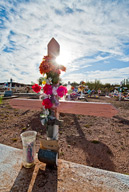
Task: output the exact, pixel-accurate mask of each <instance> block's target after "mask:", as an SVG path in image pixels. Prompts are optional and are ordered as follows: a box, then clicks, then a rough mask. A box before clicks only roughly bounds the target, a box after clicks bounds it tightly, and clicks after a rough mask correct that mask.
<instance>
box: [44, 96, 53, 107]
mask: <svg viewBox="0 0 129 192" xmlns="http://www.w3.org/2000/svg"><path fill="white" fill-rule="evenodd" d="M42 105H44V106H45V109H50V108H51V107H52V106H53V104H52V102H51V100H50V99H48V98H47V99H44V100H43V102H42Z"/></svg>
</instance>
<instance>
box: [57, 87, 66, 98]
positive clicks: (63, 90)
mask: <svg viewBox="0 0 129 192" xmlns="http://www.w3.org/2000/svg"><path fill="white" fill-rule="evenodd" d="M67 92H68V91H67V88H66V87H64V86H62V85H61V86H60V87H58V89H57V94H58V96H59V97H63V96H64V95H66V93H67Z"/></svg>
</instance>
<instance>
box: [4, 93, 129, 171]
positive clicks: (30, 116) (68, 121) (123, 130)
mask: <svg viewBox="0 0 129 192" xmlns="http://www.w3.org/2000/svg"><path fill="white" fill-rule="evenodd" d="M87 100H88V101H97V102H107V103H112V104H113V105H114V106H115V107H116V108H117V109H118V111H119V112H118V114H117V115H116V116H114V117H113V118H104V117H93V116H83V115H73V114H60V119H62V120H64V122H63V124H62V126H61V127H60V129H59V148H60V149H59V158H61V159H65V160H67V161H72V162H76V163H80V164H84V165H88V166H92V167H97V168H100V169H105V170H110V171H115V172H120V173H124V174H129V101H116V100H115V99H114V98H112V99H108V98H105V97H101V98H99V99H91V98H88V99H87ZM26 130H35V131H37V132H38V134H37V142H36V150H37V152H38V150H39V145H40V144H39V143H40V138H41V137H42V138H46V130H45V129H44V128H43V126H42V125H41V123H40V112H36V111H31V110H23V109H20V110H19V109H13V108H12V107H11V106H10V105H9V100H3V102H2V104H0V143H2V144H6V145H10V146H13V147H16V148H22V143H21V138H20V134H21V133H22V132H24V131H26Z"/></svg>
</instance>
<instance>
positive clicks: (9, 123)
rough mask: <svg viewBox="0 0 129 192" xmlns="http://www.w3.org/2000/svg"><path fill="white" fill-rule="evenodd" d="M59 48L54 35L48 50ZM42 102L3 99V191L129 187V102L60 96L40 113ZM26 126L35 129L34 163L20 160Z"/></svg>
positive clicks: (0, 144)
mask: <svg viewBox="0 0 129 192" xmlns="http://www.w3.org/2000/svg"><path fill="white" fill-rule="evenodd" d="M59 50H60V46H59V44H58V42H57V41H56V40H55V39H54V38H53V39H52V40H51V41H50V42H49V44H48V55H49V56H51V57H52V58H53V57H56V56H57V55H59ZM53 55H54V56H53ZM49 91H50V89H49ZM45 99H46V98H45ZM47 99H48V98H47ZM42 102H43V101H42V100H39V99H31V98H30V97H24V98H15V99H6V100H3V101H2V102H1V104H0V114H1V119H0V130H1V131H0V172H1V175H0V182H1V186H0V191H1V192H4V191H10V192H11V191H12V192H13V191H18V192H23V191H28V192H31V191H33V192H38V191H46V192H49V191H50V192H56V191H59V192H63V191H66V192H72V191H73V192H74V191H91V192H92V191H95V192H101V191H102V192H103V191H105V192H108V191H113V192H119V191H123V192H124V191H125V192H126V191H129V101H119V100H116V99H115V98H107V97H105V96H99V98H97V99H96V98H90V97H89V98H87V100H84V99H83V98H82V99H81V100H78V101H71V100H65V101H64V100H59V102H60V104H59V105H58V106H57V107H55V108H53V109H52V112H51V114H50V113H49V114H47V112H48V111H46V108H45V110H44V113H43V115H42V116H41V112H42ZM47 105H48V103H47ZM49 105H50V103H49ZM55 106H56V105H55ZM53 114H54V115H53ZM48 116H49V117H48ZM41 122H42V123H41ZM46 122H47V125H48V127H47V129H46ZM53 122H54V123H53ZM27 131H36V132H37V135H36V143H35V148H36V154H37V156H36V158H35V161H34V165H33V166H32V167H27V166H26V164H25V162H23V159H22V156H23V151H22V149H23V143H22V140H21V137H20V135H21V134H24V133H25V132H27ZM27 157H28V156H27ZM26 161H27V160H26ZM28 162H30V161H28Z"/></svg>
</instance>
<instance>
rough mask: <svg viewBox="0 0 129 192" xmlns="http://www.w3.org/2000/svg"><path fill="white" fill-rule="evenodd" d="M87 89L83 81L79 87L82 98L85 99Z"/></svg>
mask: <svg viewBox="0 0 129 192" xmlns="http://www.w3.org/2000/svg"><path fill="white" fill-rule="evenodd" d="M85 88H86V84H85V82H84V81H81V83H80V85H79V87H78V91H81V95H80V98H84V95H83V91H84V89H85Z"/></svg>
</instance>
